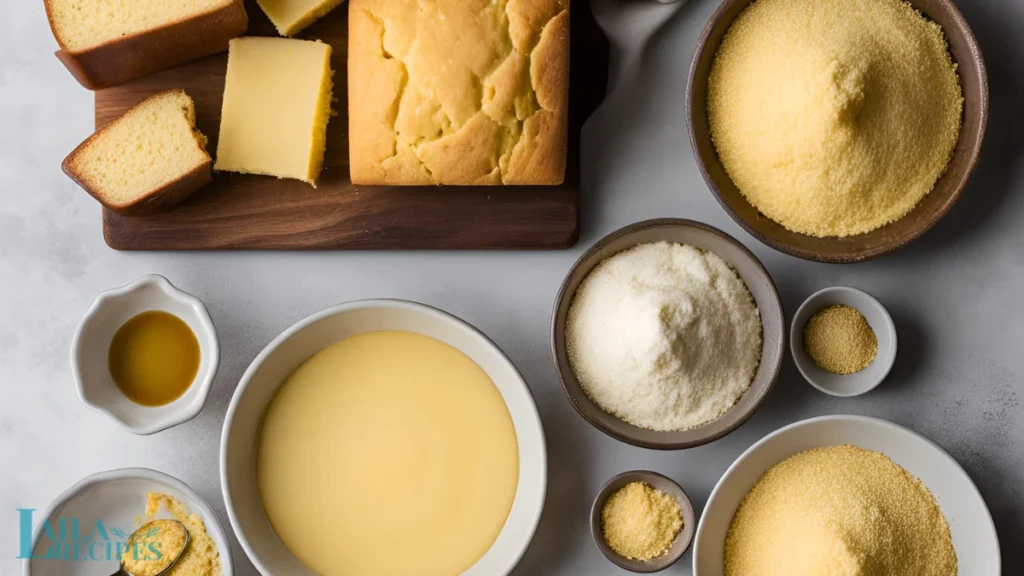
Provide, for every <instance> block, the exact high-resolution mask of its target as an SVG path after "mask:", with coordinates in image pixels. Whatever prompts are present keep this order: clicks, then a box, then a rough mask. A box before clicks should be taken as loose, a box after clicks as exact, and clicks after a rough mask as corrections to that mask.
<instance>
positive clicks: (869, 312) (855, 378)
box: [789, 286, 897, 398]
mask: <svg viewBox="0 0 1024 576" xmlns="http://www.w3.org/2000/svg"><path fill="white" fill-rule="evenodd" d="M836 305H846V306H849V307H851V308H853V309H855V310H857V311H858V312H860V313H861V314H863V315H864V319H865V320H867V321H868V324H869V325H870V326H871V330H873V331H874V333H875V337H877V338H878V354H877V355H876V356H875V359H874V360H873V361H872V362H871V364H868V366H867V367H866V368H864V369H863V370H861V371H860V372H855V373H853V374H833V373H831V372H829V371H827V370H823V369H821V368H819V367H818V365H817V364H816V363H815V362H814V360H813V359H812V358H811V357H810V356H809V355H808V354H807V350H806V348H805V347H804V328H805V327H806V326H807V322H808V321H810V319H811V317H812V316H814V315H815V314H816V313H817V312H818V311H819V310H821V309H822V308H827V307H829V306H836ZM896 340H897V339H896V324H894V323H893V321H892V317H891V316H889V312H887V311H886V309H885V306H882V303H881V302H879V301H878V300H876V299H875V298H874V297H873V296H871V295H870V294H868V293H867V292H864V291H863V290H858V289H856V288H850V287H847V286H835V287H832V288H825V289H824V290H819V291H817V292H815V293H814V294H811V295H810V296H809V297H808V298H807V300H805V301H804V303H803V304H801V305H800V308H799V309H798V310H797V311H796V314H795V315H794V316H793V324H792V326H791V327H790V330H789V349H790V350H791V351H792V353H793V362H795V363H796V367H797V370H799V371H800V374H802V375H803V377H804V379H805V380H807V382H809V383H810V384H811V386H814V387H815V388H817V389H818V390H821V391H822V392H824V393H826V394H831V395H832V396H840V397H844V398H847V397H851V396H860V395H861V394H867V393H868V392H870V391H872V390H874V389H875V388H876V387H878V385H879V384H881V383H882V381H883V380H885V377H886V376H888V375H889V371H890V370H892V366H893V364H895V362H896Z"/></svg>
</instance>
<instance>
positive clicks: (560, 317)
mask: <svg viewBox="0 0 1024 576" xmlns="http://www.w3.org/2000/svg"><path fill="white" fill-rule="evenodd" d="M661 241H667V242H678V243H681V244H689V245H691V246H694V247H696V248H700V249H701V250H707V251H709V252H713V253H715V254H717V255H718V256H720V257H721V258H722V259H723V260H725V261H726V262H727V263H728V264H729V266H731V267H732V268H733V269H734V270H736V272H737V273H738V274H739V276H740V278H741V279H743V282H745V283H746V285H747V288H748V289H749V290H750V293H751V295H753V297H754V301H755V302H756V304H757V309H758V311H759V312H760V314H761V325H762V328H763V344H762V348H761V365H760V366H759V367H758V369H757V373H756V374H755V375H754V381H753V383H752V384H751V385H750V389H749V390H747V392H746V393H745V394H744V395H743V397H742V398H740V401H739V402H737V403H736V405H735V406H733V407H732V409H731V410H729V411H728V412H726V413H725V414H723V415H722V416H721V417H720V418H718V419H717V420H714V421H712V422H709V423H707V424H705V425H703V426H698V427H697V428H691V429H690V430H684V431H681V432H658V431H654V430H647V429H645V428H640V427H638V426H633V425H632V424H628V423H626V422H624V421H622V420H620V419H618V418H617V417H615V416H613V415H611V414H609V413H608V412H605V411H604V410H602V409H601V408H600V407H598V406H597V404H595V403H594V402H593V400H591V399H590V397H588V396H587V394H586V393H585V392H584V391H583V388H582V387H581V386H580V383H579V380H577V379H576V375H575V374H574V373H573V370H572V366H571V365H570V364H569V357H568V355H567V354H566V349H565V320H566V316H567V315H568V312H569V305H570V304H571V303H572V299H573V297H574V296H575V294H576V289H577V288H578V287H579V285H580V283H581V282H582V281H583V279H584V278H586V276H587V274H590V271H591V270H593V269H594V267H595V266H597V265H598V264H599V263H600V262H602V261H603V260H605V259H607V258H609V257H610V256H613V255H615V254H618V253H619V252H622V251H623V250H626V249H628V248H631V247H633V246H636V245H637V244H644V243H648V242H661ZM785 348H786V344H785V318H784V316H783V312H782V302H781V300H779V293H778V291H777V290H776V289H775V283H774V282H772V278H771V276H769V274H768V271H767V270H765V268H764V266H762V265H761V262H760V261H758V259H757V257H756V256H754V254H753V253H751V252H750V250H747V248H746V247H744V246H743V245H742V244H740V243H739V242H738V241H737V240H736V239H734V238H732V237H731V236H729V235H728V234H726V233H725V232H722V231H721V230H718V229H717V228H713V227H711V226H708V225H707V224H702V223H700V222H694V221H692V220H683V219H677V218H664V219H660V220H648V221H646V222H639V223H636V224H632V225H630V226H626V227H625V228H622V229H620V230H617V231H615V232H612V233H611V234H609V235H608V236H605V237H604V238H602V239H601V240H599V241H598V242H597V244H594V246H592V247H591V248H590V249H589V250H587V251H586V252H585V253H584V254H583V256H580V258H579V260H577V261H576V264H574V265H573V267H572V269H570V270H569V274H568V275H567V276H566V278H565V281H564V282H563V283H562V287H561V289H559V291H558V297H557V298H556V299H555V310H554V313H553V314H552V321H551V352H552V354H553V355H554V358H555V366H556V367H557V368H558V377H559V379H560V380H561V382H562V387H563V388H564V389H565V393H566V395H567V396H568V397H569V401H570V402H572V405H573V407H574V408H576V411H577V412H579V414H580V415H581V416H583V418H585V419H586V420H587V422H590V423H591V424H592V425H593V426H594V427H596V428H597V429H598V430H601V431H602V432H604V433H605V434H608V435H609V436H612V437H613V438H617V439H619V440H621V441H623V442H627V443H629V444H633V445H635V446H640V447H643V448H653V449H658V450H679V449H683V448H692V447H694V446H700V445H702V444H707V443H708V442H711V441H713V440H717V439H718V438H721V437H722V436H725V435H726V434H728V433H729V432H732V431H733V430H735V429H736V428H739V427H740V425H741V424H743V423H744V422H746V421H747V419H748V418H750V417H751V416H752V415H753V414H754V412H755V411H756V410H757V409H758V408H759V407H760V406H761V403H762V402H763V401H764V399H765V397H766V396H767V395H768V392H770V391H771V389H772V386H773V385H774V384H775V378H776V377H777V376H778V374H779V369H780V367H781V366H782V357H783V354H784V352H785Z"/></svg>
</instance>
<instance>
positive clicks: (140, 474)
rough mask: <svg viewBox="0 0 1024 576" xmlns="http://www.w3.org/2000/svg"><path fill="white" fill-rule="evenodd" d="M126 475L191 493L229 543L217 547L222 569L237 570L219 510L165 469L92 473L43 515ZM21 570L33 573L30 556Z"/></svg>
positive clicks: (36, 530) (229, 573)
mask: <svg viewBox="0 0 1024 576" xmlns="http://www.w3.org/2000/svg"><path fill="white" fill-rule="evenodd" d="M126 478H142V479H145V480H152V481H154V482H161V483H163V484H167V485H168V486H170V487H171V488H174V489H175V490H177V491H179V492H181V493H182V494H184V495H186V496H188V497H189V498H190V499H191V500H192V501H193V502H194V503H195V504H196V507H197V508H199V510H198V512H199V514H201V515H202V519H203V521H204V522H205V523H206V525H207V526H210V525H211V524H212V525H213V529H214V530H215V531H216V532H217V533H218V534H219V536H220V540H221V541H222V542H223V543H225V544H227V546H226V547H224V549H221V547H220V546H218V547H217V552H218V553H220V557H221V569H222V570H223V571H224V574H226V575H227V576H232V575H233V574H234V573H235V568H234V561H233V558H232V556H231V538H230V537H229V535H228V532H226V531H225V530H224V526H223V525H222V524H221V523H220V518H218V517H217V514H216V512H214V511H213V508H211V507H210V505H209V504H208V503H207V502H206V500H204V499H203V498H202V497H201V496H200V495H199V494H198V493H196V491H195V490H193V489H192V488H191V487H190V486H189V485H188V484H186V483H185V482H183V481H181V480H179V479H177V478H175V477H174V476H171V475H170V474H167V473H166V472H160V471H159V470H153V469H152V468H118V469H115V470H107V471H105V472H97V473H95V474H90V475H89V476H86V477H85V478H82V479H81V480H79V481H78V482H75V483H74V484H72V485H71V486H69V487H68V488H66V489H65V490H64V491H63V492H61V493H60V494H58V495H57V497H56V498H54V499H53V500H52V501H51V502H50V505H49V506H47V507H46V510H45V511H44V512H43V514H42V515H41V516H40V517H41V518H49V517H50V516H52V515H53V513H54V512H56V511H57V509H58V508H60V507H61V506H63V505H65V504H67V503H68V501H70V500H71V499H72V498H74V497H75V496H77V495H78V494H79V493H80V492H82V491H83V490H85V489H86V488H89V487H90V486H94V485H96V484H102V483H104V482H110V481H112V480H123V479H126ZM189 511H190V512H192V513H193V514H195V513H196V511H195V510H191V509H190V510H189ZM42 528H43V526H42V524H41V523H40V524H39V525H38V526H36V527H35V528H34V529H33V530H32V549H33V550H35V547H36V544H37V542H38V541H39V536H40V535H42ZM207 532H209V530H207ZM225 559H226V560H227V561H226V562H225V561H224V560H225ZM22 573H23V574H24V576H31V575H32V559H31V558H26V559H24V560H23V561H22Z"/></svg>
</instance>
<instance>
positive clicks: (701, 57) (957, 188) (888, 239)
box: [686, 0, 988, 263]
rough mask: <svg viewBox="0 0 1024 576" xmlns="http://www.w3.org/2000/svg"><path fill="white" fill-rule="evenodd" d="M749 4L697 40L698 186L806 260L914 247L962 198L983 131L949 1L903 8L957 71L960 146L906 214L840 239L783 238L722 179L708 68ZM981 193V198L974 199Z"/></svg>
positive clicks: (788, 234)
mask: <svg viewBox="0 0 1024 576" xmlns="http://www.w3.org/2000/svg"><path fill="white" fill-rule="evenodd" d="M752 1H753V0H724V1H723V2H722V4H721V5H720V6H719V8H718V10H716V11H715V13H714V15H712V16H711V19H710V20H709V21H708V23H707V25H706V26H705V27H704V30H703V32H702V33H701V35H700V38H699V39H698V40H697V49H696V51H695V52H694V56H693V62H692V63H691V65H690V80H689V88H688V90H687V96H686V105H687V125H688V126H689V129H690V143H691V144H692V145H693V151H694V154H695V155H696V157H697V166H699V167H700V171H701V173H702V174H703V175H704V180H705V181H707V183H708V187H709V188H711V192H712V193H713V194H714V195H715V198H716V199H717V200H718V202H719V203H720V204H721V205H722V207H723V208H725V211H726V212H728V214H729V216H731V217H732V219H733V220H735V221H736V222H737V223H738V224H739V225H740V226H742V227H743V228H744V229H746V231H747V232H749V233H750V234H752V235H753V236H754V237H755V238H757V239H758V240H760V241H761V242H764V243H765V244H767V245H768V246H771V247H772V248H774V249H776V250H779V251H781V252H785V253H787V254H792V255H793V256H796V257H798V258H804V259H806V260H817V261H820V262H837V263H847V262H860V261H863V260H867V259H869V258H874V257H876V256H880V255H882V254H886V253H889V252H892V251H894V250H898V249H900V248H902V247H904V246H906V245H907V244H909V243H910V242H912V241H914V240H915V239H917V238H918V237H920V236H921V235H922V234H924V233H925V232H926V231H927V230H928V229H929V228H931V227H932V226H934V225H935V224H936V223H937V222H938V221H939V219H941V218H942V217H943V216H944V215H945V214H946V213H947V212H948V211H949V209H950V208H952V207H953V204H955V203H956V201H957V199H958V198H959V197H960V193H961V192H962V191H963V190H964V188H965V187H966V185H967V180H968V179H969V178H970V176H971V173H972V172H974V167H975V166H976V165H977V163H978V158H979V157H980V156H981V144H982V141H983V140H984V139H985V129H986V126H987V124H988V75H987V73H986V71H985V62H984V60H983V59H982V57H981V49H980V48H979V47H978V43H977V41H976V40H975V38H974V35H973V34H972V33H971V29H970V27H969V26H968V25H967V22H966V21H965V20H964V17H963V16H962V15H961V14H960V11H959V10H957V8H956V6H955V5H954V4H953V1H952V0H908V1H909V2H910V5H911V6H913V7H914V8H916V9H917V10H919V11H921V13H923V14H924V15H925V16H926V17H927V18H929V19H930V20H932V21H934V22H935V23H937V24H938V25H939V26H941V27H942V31H943V32H945V34H946V39H947V40H948V41H949V52H950V55H951V56H952V58H953V61H954V62H955V63H956V65H957V73H958V74H959V75H960V85H961V87H962V88H963V93H964V116H963V125H962V126H961V128H960V141H959V142H958V143H957V145H956V149H955V150H954V151H953V158H952V159H951V160H950V163H949V166H948V167H947V168H946V172H945V173H944V174H943V175H942V177H941V178H939V180H938V182H936V183H935V188H934V189H933V190H932V191H931V192H930V193H929V194H928V195H927V196H925V197H924V199H923V200H921V202H919V203H918V205H917V206H916V207H915V208H914V209H913V210H911V211H910V213H909V214H907V215H906V216H904V217H903V218H900V219H899V220H897V221H895V222H893V223H891V224H887V225H885V226H882V227H881V228H878V229H876V230H873V231H871V232H868V233H866V234H857V235H856V236H848V237H846V238H815V237H813V236H808V235H806V234H800V233H798V232H792V231H790V230H786V229H785V228H783V227H782V226H781V225H780V224H778V223H776V222H773V221H772V220H770V219H769V218H767V217H765V216H764V215H763V214H761V213H760V212H758V210H757V209H756V208H754V207H753V206H752V205H751V204H750V203H749V202H747V200H746V198H744V197H743V194H741V193H740V191H739V189H738V188H737V187H736V185H735V184H734V183H733V181H732V179H731V178H729V175H728V174H727V173H726V172H725V167H724V166H722V162H721V161H720V160H719V158H718V154H717V153H716V152H715V146H714V144H713V143H712V141H711V130H710V128H709V126H708V111H707V90H708V75H709V73H710V71H711V64H712V62H713V60H714V58H715V55H716V54H717V52H718V47H719V45H720V44H721V42H722V37H723V36H725V33H726V31H727V30H728V29H729V27H730V26H732V23H733V21H734V20H735V19H736V17H737V16H738V15H739V14H740V13H741V12H742V11H743V10H744V9H745V8H746V7H747V6H749V5H750V3H751V2H752ZM976 192H978V193H984V191H982V190H978V191H976Z"/></svg>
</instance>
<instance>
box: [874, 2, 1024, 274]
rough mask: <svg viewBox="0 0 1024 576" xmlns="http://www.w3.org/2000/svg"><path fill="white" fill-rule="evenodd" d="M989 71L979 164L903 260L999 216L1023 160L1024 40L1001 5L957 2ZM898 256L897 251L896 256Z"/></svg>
mask: <svg viewBox="0 0 1024 576" xmlns="http://www.w3.org/2000/svg"><path fill="white" fill-rule="evenodd" d="M957 6H958V8H959V9H960V10H961V12H962V13H963V15H964V18H965V19H966V20H967V22H968V24H970V26H971V29H972V31H973V32H974V35H975V37H976V38H977V40H978V43H979V44H980V46H981V51H982V56H983V57H984V59H985V66H986V68H987V70H988V82H989V119H988V129H987V132H986V136H985V141H984V144H983V148H982V153H981V158H980V160H979V162H978V166H977V168H976V169H975V171H974V174H973V175H972V176H971V180H970V182H969V183H968V184H967V188H966V189H965V190H964V192H963V194H962V195H961V197H960V199H959V200H958V201H957V203H956V205H955V206H953V208H952V209H951V210H950V212H949V214H947V215H946V216H945V217H944V218H943V219H942V220H941V221H940V222H939V223H938V224H936V226H935V227H934V228H933V229H932V230H930V231H929V232H928V233H926V234H925V235H924V236H922V237H921V238H920V239H919V240H917V241H916V242H914V243H913V244H911V245H910V246H909V247H908V248H907V249H906V250H903V251H901V252H900V253H899V254H900V255H902V257H903V258H917V257H919V256H922V255H926V254H928V255H934V253H935V252H938V251H942V250H946V249H948V248H949V247H950V246H952V245H955V244H956V243H958V242H962V241H964V240H965V239H966V238H967V237H970V236H972V235H976V234H978V233H979V232H980V231H981V230H984V229H985V228H986V225H987V224H988V223H989V221H990V220H994V219H995V218H996V217H997V216H998V215H999V214H1000V208H1001V207H1004V206H1005V204H1006V202H1007V199H1008V198H1009V197H1010V196H1012V195H1013V194H1021V193H1024V191H1021V190H1014V189H1013V188H1012V186H1013V183H1014V175H1015V170H1016V169H1017V167H1019V166H1020V165H1021V162H1022V161H1024V138H1021V134H1024V108H1022V106H1021V103H1022V102H1024V77H1022V76H1021V75H1020V62H1021V60H1022V59H1024V38H1022V37H1021V35H1020V34H1019V33H1018V31H1017V30H1015V29H1014V28H1013V23H1014V20H1013V19H1012V18H1007V14H1006V13H1005V9H1004V8H1000V6H998V5H997V4H995V3H992V2H961V3H958V5H957ZM896 258H900V256H899V255H896V256H894V259H896Z"/></svg>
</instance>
